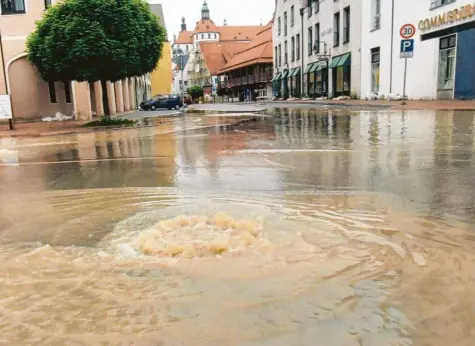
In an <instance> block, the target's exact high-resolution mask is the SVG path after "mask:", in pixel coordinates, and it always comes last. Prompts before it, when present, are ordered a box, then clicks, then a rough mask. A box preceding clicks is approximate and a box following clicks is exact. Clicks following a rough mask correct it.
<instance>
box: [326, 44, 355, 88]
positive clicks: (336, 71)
mask: <svg viewBox="0 0 475 346" xmlns="http://www.w3.org/2000/svg"><path fill="white" fill-rule="evenodd" d="M329 68H331V69H332V84H333V88H332V95H333V97H338V96H350V92H351V53H346V54H343V55H339V56H336V57H334V58H333V59H332V62H331V63H330V66H329Z"/></svg>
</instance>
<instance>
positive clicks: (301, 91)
mask: <svg viewBox="0 0 475 346" xmlns="http://www.w3.org/2000/svg"><path fill="white" fill-rule="evenodd" d="M304 10H305V7H302V8H301V9H300V17H301V18H300V19H301V24H302V29H301V30H302V32H301V33H300V36H301V38H302V43H301V47H302V48H301V49H300V50H301V54H300V58H301V59H302V67H301V69H302V71H301V72H300V95H303V93H304V89H303V86H304V85H303V71H304V66H305V63H304V60H303V59H304V56H305V54H304V52H303V47H304V36H303V17H304V15H303V14H304Z"/></svg>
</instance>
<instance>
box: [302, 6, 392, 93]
mask: <svg viewBox="0 0 475 346" xmlns="http://www.w3.org/2000/svg"><path fill="white" fill-rule="evenodd" d="M369 1H371V0H338V1H333V0H320V11H319V12H318V13H315V11H314V8H313V7H312V11H313V14H312V16H311V17H308V12H307V10H305V14H304V42H305V56H304V58H305V66H306V65H307V64H308V63H311V62H315V61H317V56H316V55H313V54H312V56H310V57H309V56H308V48H307V45H308V28H309V27H312V28H313V41H314V42H315V41H316V38H315V24H317V23H320V40H321V41H323V42H325V43H326V44H327V47H328V49H329V53H330V54H331V56H332V57H333V56H338V55H342V54H345V53H351V95H353V94H356V95H357V96H359V95H360V93H361V77H360V76H361V49H360V47H361V39H362V37H361V4H362V3H367V2H369ZM397 1H399V0H397ZM314 6H315V5H314ZM347 6H350V41H349V42H348V43H343V20H344V15H343V9H344V8H346V7H347ZM337 12H340V44H339V46H337V47H333V15H334V14H335V13H337ZM323 49H324V45H323V43H322V44H321V45H320V52H321V53H320V54H322V52H323ZM329 62H331V59H330V61H329ZM328 90H329V92H330V93H331V92H332V90H333V81H332V73H331V70H330V71H329V88H328Z"/></svg>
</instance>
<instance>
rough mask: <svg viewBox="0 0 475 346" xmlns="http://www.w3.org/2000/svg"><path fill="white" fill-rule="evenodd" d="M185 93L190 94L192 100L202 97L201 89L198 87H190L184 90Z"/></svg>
mask: <svg viewBox="0 0 475 346" xmlns="http://www.w3.org/2000/svg"><path fill="white" fill-rule="evenodd" d="M186 92H187V93H188V94H190V96H191V97H192V99H193V100H196V99H198V98H200V97H203V96H204V92H203V88H202V87H200V86H192V87H190V88H188V89H186Z"/></svg>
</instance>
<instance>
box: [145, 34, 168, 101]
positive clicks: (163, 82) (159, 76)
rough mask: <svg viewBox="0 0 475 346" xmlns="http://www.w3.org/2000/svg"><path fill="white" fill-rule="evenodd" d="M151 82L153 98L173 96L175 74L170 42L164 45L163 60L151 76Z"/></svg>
mask: <svg viewBox="0 0 475 346" xmlns="http://www.w3.org/2000/svg"><path fill="white" fill-rule="evenodd" d="M150 81H151V83H152V95H153V96H155V95H163V94H171V92H172V83H173V74H172V50H171V46H170V42H164V43H163V51H162V58H161V59H160V61H159V62H158V64H157V68H156V69H155V70H154V71H153V72H152V73H151V74H150Z"/></svg>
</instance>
